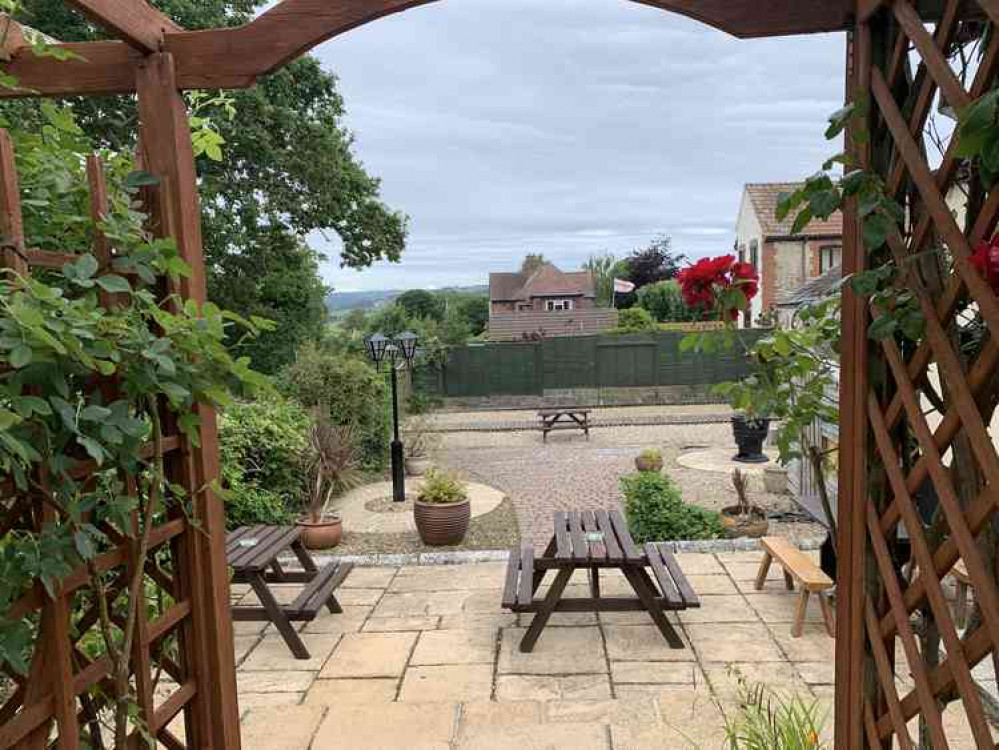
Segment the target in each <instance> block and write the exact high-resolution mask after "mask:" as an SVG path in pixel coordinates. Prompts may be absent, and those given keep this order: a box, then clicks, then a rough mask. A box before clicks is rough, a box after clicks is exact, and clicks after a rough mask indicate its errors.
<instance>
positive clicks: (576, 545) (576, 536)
mask: <svg viewBox="0 0 999 750" xmlns="http://www.w3.org/2000/svg"><path fill="white" fill-rule="evenodd" d="M569 536H570V537H571V538H572V557H573V559H574V560H580V561H585V560H589V559H590V545H589V544H588V543H587V541H586V537H585V536H584V535H583V519H582V516H581V515H580V513H579V511H578V510H574V511H570V513H569Z"/></svg>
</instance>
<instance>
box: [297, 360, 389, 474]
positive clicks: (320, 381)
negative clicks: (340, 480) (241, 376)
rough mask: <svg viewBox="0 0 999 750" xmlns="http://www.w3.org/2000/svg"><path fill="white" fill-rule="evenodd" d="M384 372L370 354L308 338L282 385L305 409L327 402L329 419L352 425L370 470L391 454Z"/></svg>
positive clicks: (382, 462) (367, 468)
mask: <svg viewBox="0 0 999 750" xmlns="http://www.w3.org/2000/svg"><path fill="white" fill-rule="evenodd" d="M385 377H386V376H385V375H384V374H379V373H378V372H377V371H376V370H375V368H374V367H373V366H372V365H371V364H369V363H368V362H367V361H366V360H363V359H361V358H359V357H345V356H339V355H334V354H331V353H329V352H327V351H324V350H321V349H319V347H317V346H316V345H315V344H307V345H306V346H304V347H302V349H301V350H300V351H299V353H298V358H297V359H296V361H295V362H294V363H292V364H290V365H288V367H286V368H285V369H284V371H283V372H282V373H281V377H280V378H279V382H278V387H279V389H280V390H281V392H282V393H284V394H285V395H287V396H289V397H291V398H293V399H295V400H296V401H298V403H300V404H301V405H302V406H304V407H305V408H306V409H312V408H315V407H317V406H319V405H323V406H324V407H328V408H329V410H330V421H331V422H332V423H333V424H335V425H340V426H343V427H351V428H353V431H354V434H355V435H356V436H357V441H358V446H359V447H360V449H361V465H362V467H363V468H364V469H365V470H366V471H381V470H382V469H384V468H385V465H386V463H387V459H388V446H389V423H390V420H391V404H390V403H389V399H388V398H386V385H385Z"/></svg>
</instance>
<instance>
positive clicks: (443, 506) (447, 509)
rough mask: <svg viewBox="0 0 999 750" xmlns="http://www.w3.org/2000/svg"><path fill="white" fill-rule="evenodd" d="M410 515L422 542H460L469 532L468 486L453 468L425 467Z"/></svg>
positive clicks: (442, 544)
mask: <svg viewBox="0 0 999 750" xmlns="http://www.w3.org/2000/svg"><path fill="white" fill-rule="evenodd" d="M413 518H414V520H415V521H416V530H417V531H418V532H419V533H420V539H422V540H423V543H424V544H428V545H430V546H432V547H444V546H448V545H453V544H459V543H460V542H461V541H462V540H463V539H464V538H465V534H466V533H468V523H469V521H470V520H471V518H472V508H471V505H470V504H469V502H468V488H467V486H466V485H465V483H464V482H463V481H462V480H461V478H460V477H458V475H457V474H456V473H454V472H452V471H444V470H443V469H439V468H437V467H433V468H431V469H428V470H427V473H426V475H425V476H424V478H423V485H422V486H421V487H420V492H419V494H418V495H417V496H416V500H415V502H414V503H413Z"/></svg>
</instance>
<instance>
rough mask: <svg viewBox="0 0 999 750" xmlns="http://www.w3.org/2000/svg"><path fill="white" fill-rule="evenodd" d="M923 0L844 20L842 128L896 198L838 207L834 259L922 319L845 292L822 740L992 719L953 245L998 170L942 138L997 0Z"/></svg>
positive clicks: (968, 242) (957, 734)
mask: <svg viewBox="0 0 999 750" xmlns="http://www.w3.org/2000/svg"><path fill="white" fill-rule="evenodd" d="M941 9H942V13H937V14H935V16H934V17H933V19H932V21H931V22H927V19H926V18H922V17H921V16H920V12H919V11H918V10H917V7H916V6H914V5H913V3H912V2H910V0H894V1H893V2H858V3H857V14H858V25H857V28H856V30H855V32H854V33H853V34H852V42H851V43H852V50H851V52H852V54H851V56H850V67H851V72H850V80H851V85H852V87H853V89H854V93H855V94H857V93H858V92H859V95H860V96H861V97H862V99H863V100H864V101H867V102H869V112H868V113H867V116H866V118H865V119H866V122H865V123H864V124H863V125H860V124H858V125H855V126H854V128H853V130H852V132H851V134H850V140H851V142H850V146H851V148H852V151H853V153H854V154H855V155H856V156H857V159H858V162H859V165H860V166H861V167H863V168H867V169H870V170H873V171H876V172H877V173H878V174H880V175H881V176H882V177H883V179H884V181H885V184H886V186H887V190H888V193H889V194H890V195H891V196H892V197H894V198H895V199H896V200H897V201H898V202H899V203H900V205H902V206H903V208H904V209H905V215H906V216H905V221H904V225H903V227H902V229H901V231H899V232H897V233H895V234H894V235H892V236H890V237H889V239H888V242H887V245H886V246H885V247H883V248H879V249H877V250H873V251H872V250H868V249H866V248H865V246H864V243H863V241H862V239H861V237H860V222H861V221H862V220H861V219H860V217H859V213H858V209H857V207H856V206H854V207H851V210H850V211H848V215H847V227H848V229H847V236H846V237H845V238H844V271H845V272H846V273H856V272H860V271H863V270H864V269H869V268H872V267H876V266H880V265H882V264H885V263H894V264H895V265H896V266H897V268H898V269H899V270H900V274H899V277H898V280H897V282H896V283H897V285H898V287H899V288H904V289H907V290H910V291H911V292H912V293H913V294H914V295H915V300H916V304H917V305H918V309H919V311H920V312H921V313H922V316H923V318H924V319H925V331H924V333H923V334H922V336H921V338H920V339H919V340H918V341H913V340H909V339H904V338H902V337H897V338H889V339H886V340H880V341H875V340H872V339H871V338H869V337H868V335H867V329H868V326H869V325H870V324H871V323H872V322H873V319H874V318H876V317H878V316H880V315H882V314H885V312H884V311H883V310H878V309H873V308H872V307H871V306H870V305H868V303H867V302H866V301H865V300H861V299H857V298H855V297H853V296H852V295H849V294H848V295H847V299H846V300H845V305H844V356H843V386H844V388H843V395H842V399H843V402H842V409H841V412H842V414H843V446H844V447H843V456H842V458H841V471H842V474H841V481H840V488H841V493H842V494H841V505H840V524H841V530H842V531H841V545H840V551H841V558H842V559H841V568H840V581H839V591H840V596H841V601H840V608H839V614H840V619H839V623H838V651H837V702H836V713H837V715H836V719H837V745H838V746H840V747H859V746H861V745H864V746H867V747H891V746H896V747H900V748H910V747H934V748H946V747H974V746H977V747H994V746H995V739H996V737H997V736H999V735H997V732H996V730H995V728H994V727H993V725H992V724H991V723H990V720H989V713H990V710H989V709H990V703H991V701H990V698H989V695H988V694H989V693H991V694H992V695H995V694H996V681H995V678H994V677H992V678H988V676H987V672H988V670H987V667H988V666H989V662H990V661H991V660H993V659H994V658H995V657H996V653H997V651H999V592H997V585H996V548H997V544H996V539H997V536H996V533H995V531H994V528H995V527H996V524H997V516H996V512H997V507H996V500H997V499H999V496H997V492H999V455H997V448H996V443H995V441H994V439H993V434H992V432H990V429H989V425H990V422H991V420H992V417H993V412H994V411H995V408H996V404H997V402H999V343H997V340H996V338H995V337H996V336H997V335H999V300H997V298H996V295H995V293H994V292H993V290H992V289H991V288H990V286H989V284H988V283H987V281H986V279H985V278H984V277H983V276H982V275H981V273H980V272H979V271H978V270H977V269H976V268H975V267H974V266H973V265H972V263H971V256H972V253H973V252H974V249H975V247H976V246H977V245H978V244H979V243H980V242H981V241H983V240H987V239H989V238H991V237H992V235H993V233H994V231H995V228H996V221H997V217H999V189H989V187H988V186H986V185H983V184H982V181H981V179H980V178H979V175H978V170H977V167H976V165H975V164H974V163H969V162H968V161H967V160H965V159H963V158H961V157H959V155H958V149H957V142H958V139H957V137H956V135H955V133H956V129H955V123H954V120H953V113H956V112H962V111H963V110H964V108H965V107H966V106H967V105H968V104H970V103H971V102H973V101H974V100H976V99H977V98H979V97H980V96H981V95H983V94H984V93H986V92H988V91H989V90H991V89H992V88H993V87H994V86H995V84H996V76H997V72H999V34H997V33H995V30H994V29H995V28H996V27H994V26H993V24H996V23H999V3H996V2H993V1H992V0H980V1H978V2H959V1H958V0H947V2H944V3H941V4H940V7H939V8H936V9H935V10H941ZM955 565H960V566H962V567H963V568H964V569H966V571H967V575H968V577H970V580H971V587H972V589H973V591H974V598H975V606H974V611H973V614H972V617H971V619H970V622H969V623H968V624H967V627H966V628H959V627H958V623H957V622H956V619H955V616H954V614H953V611H952V608H953V602H952V601H951V598H952V583H951V581H950V576H951V573H952V570H953V569H954V567H955ZM983 663H984V667H985V669H984V671H983V668H982V667H978V665H980V664H983ZM976 667H978V669H977V670H976ZM973 670H975V674H973ZM976 677H977V678H978V679H977V680H976ZM990 679H991V682H990ZM983 688H984V690H983Z"/></svg>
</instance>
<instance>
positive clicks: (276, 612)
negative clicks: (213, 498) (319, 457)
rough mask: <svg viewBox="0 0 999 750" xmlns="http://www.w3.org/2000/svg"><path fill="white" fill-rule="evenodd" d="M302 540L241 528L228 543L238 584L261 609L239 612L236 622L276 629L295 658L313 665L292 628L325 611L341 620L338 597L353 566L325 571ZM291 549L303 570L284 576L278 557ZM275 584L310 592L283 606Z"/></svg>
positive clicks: (272, 530) (285, 529)
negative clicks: (269, 625)
mask: <svg viewBox="0 0 999 750" xmlns="http://www.w3.org/2000/svg"><path fill="white" fill-rule="evenodd" d="M301 534H302V531H301V529H300V528H299V527H298V526H241V527H240V528H238V529H236V530H235V531H233V532H230V533H229V534H228V536H227V537H226V545H225V547H226V549H225V551H226V559H227V562H228V563H229V566H230V567H231V568H232V569H233V577H232V580H233V583H248V584H249V585H250V588H252V589H253V591H254V593H256V595H257V598H258V599H259V600H260V604H261V606H259V607H257V606H248V605H236V606H234V607H233V608H232V618H233V620H236V621H243V622H246V621H250V622H272V623H274V626H275V627H276V628H277V629H278V632H279V633H280V634H281V636H282V637H283V638H284V641H285V643H287V644H288V648H290V649H291V652H292V653H293V654H294V655H295V657H296V658H298V659H308V658H309V650H308V649H307V648H306V647H305V644H304V643H302V639H301V638H300V637H299V635H298V633H297V632H296V631H295V628H294V627H292V625H291V623H293V622H311V621H312V620H314V619H316V616H317V615H318V614H319V612H320V610H322V608H323V607H324V606H325V607H327V608H328V609H329V611H330V612H332V613H333V614H341V613H342V612H343V609H341V607H340V603H339V602H338V601H337V600H336V596H335V595H334V593H333V592H334V591H336V589H337V587H338V586H339V585H340V584H341V583H343V581H344V579H345V578H346V577H347V574H348V573H350V570H351V568H352V567H353V566H352V565H350V564H349V563H341V562H334V563H331V564H330V565H327V566H326V567H324V568H322V569H321V570H320V569H319V567H318V566H317V565H316V563H315V561H314V560H313V559H312V555H310V554H309V551H308V550H307V549H306V548H305V545H303V544H302V540H301V538H300V537H301ZM289 549H290V550H291V551H292V552H293V553H294V554H295V557H297V558H298V562H299V563H300V564H301V565H302V570H285V568H284V566H282V565H281V563H280V562H279V560H278V556H279V555H280V554H281V553H282V552H285V551H286V550H289ZM271 583H304V584H305V586H304V587H303V588H302V591H301V593H300V594H299V595H298V596H297V597H296V598H295V601H293V602H292V603H291V604H280V603H279V602H278V601H277V599H275V598H274V593H273V592H272V591H271V589H270V587H269V586H268V584H271Z"/></svg>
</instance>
